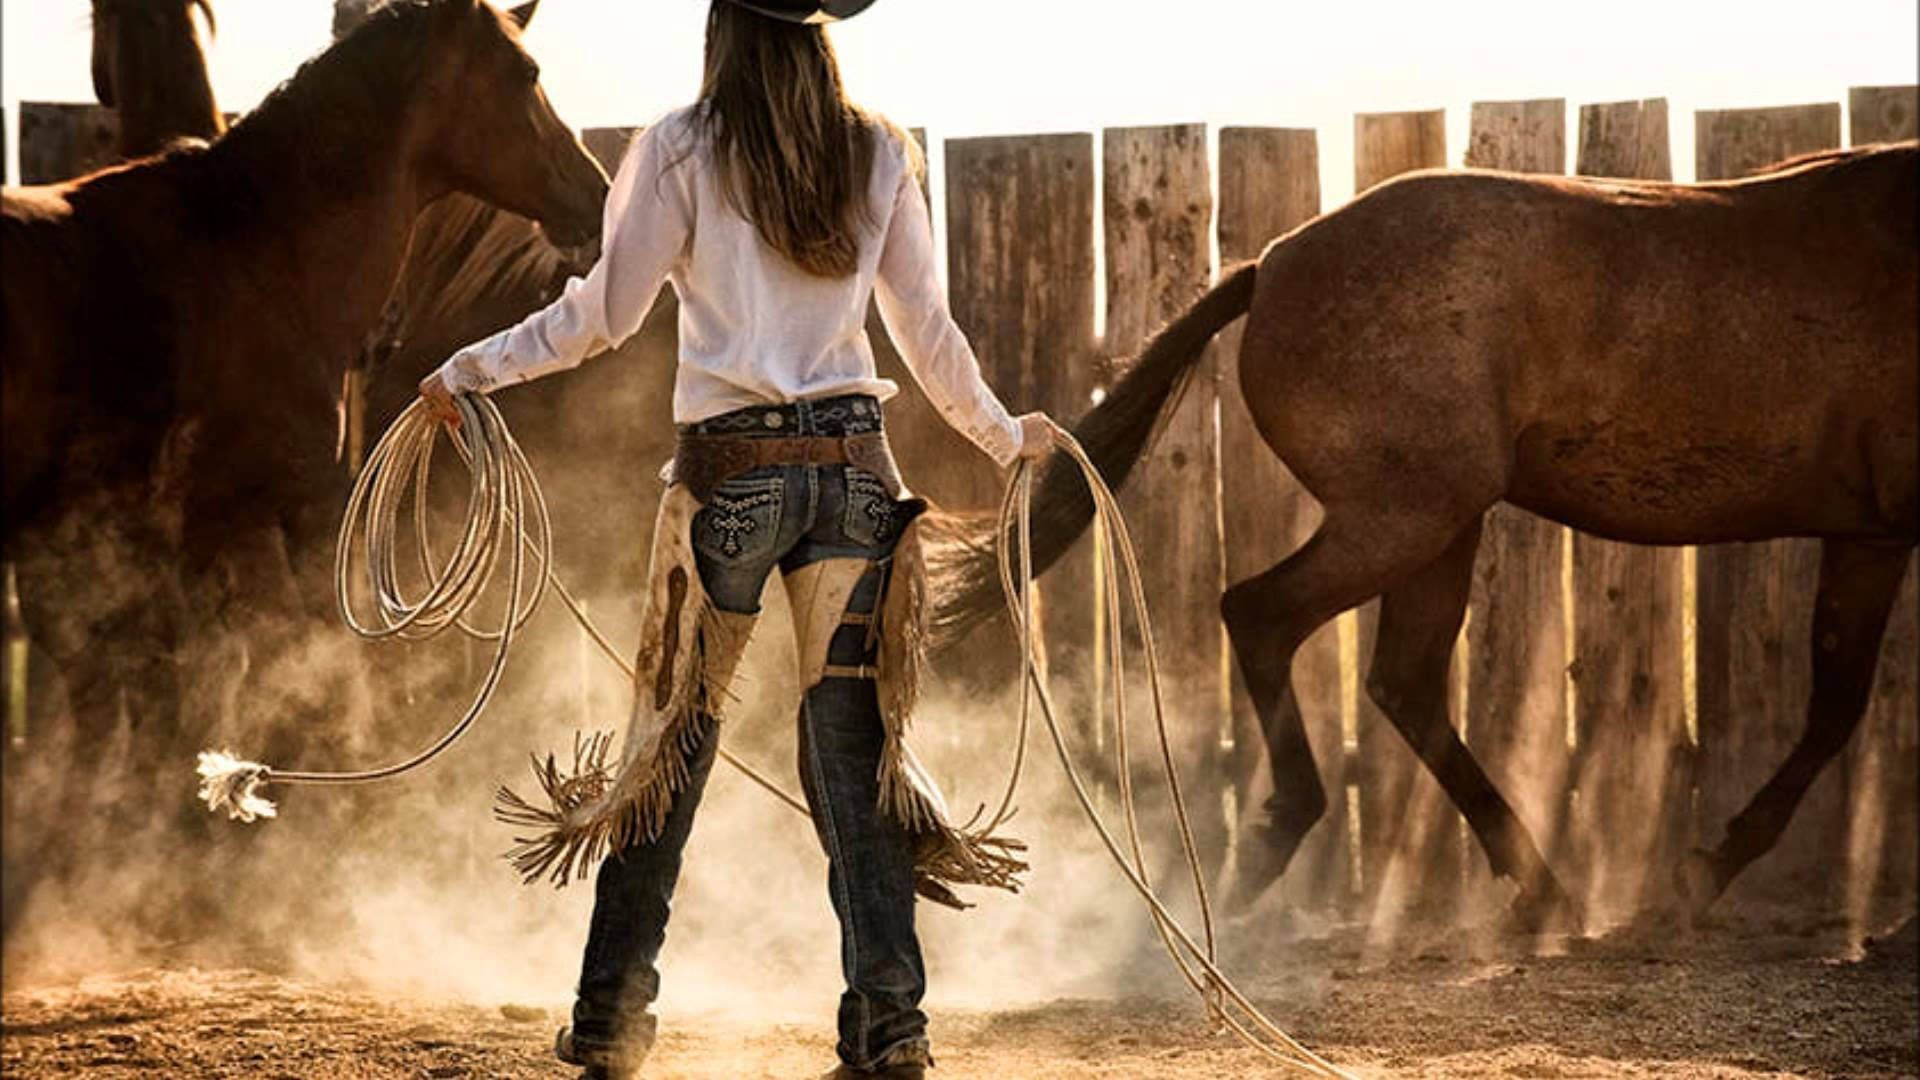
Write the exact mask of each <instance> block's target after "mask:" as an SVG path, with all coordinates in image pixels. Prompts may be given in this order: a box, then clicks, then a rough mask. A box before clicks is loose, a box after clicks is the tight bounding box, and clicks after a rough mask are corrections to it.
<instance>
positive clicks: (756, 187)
mask: <svg viewBox="0 0 1920 1080" xmlns="http://www.w3.org/2000/svg"><path fill="white" fill-rule="evenodd" d="M700 104H701V106H702V107H701V108H700V109H699V110H698V111H697V114H696V115H697V116H698V118H699V119H698V123H699V124H700V125H701V126H702V127H703V128H704V134H705V136H706V138H707V139H708V140H709V145H710V146H711V147H712V152H713V160H714V164H715V173H716V177H717V179H718V181H719V188H720V191H721V193H722V194H723V195H724V196H725V198H726V199H727V202H728V203H729V205H731V206H732V207H733V208H734V209H735V210H736V211H738V212H739V213H740V215H741V216H742V217H744V218H746V219H747V220H748V221H751V222H753V225H754V228H755V230H756V231H758V232H759V234H760V238H761V240H763V241H765V242H766V244H767V246H768V247H771V248H773V249H774V250H775V251H778V252H779V253H780V254H782V255H785V256H786V257H787V258H789V259H791V260H793V262H794V264H795V265H797V266H799V267H800V268H801V269H802V270H805V271H806V272H807V273H809V274H813V275H815V276H817V277H823V278H839V277H845V276H847V275H848V274H851V273H853V271H854V268H855V266H856V265H857V263H858V262H859V258H860V227H861V225H862V224H863V223H864V221H865V220H866V218H867V215H868V214H869V213H870V210H871V208H870V207H869V206H868V205H867V183H868V179H869V177H870V175H871V173H872V170H873V159H874V147H875V143H876V140H877V137H878V132H877V130H876V129H877V128H878V127H879V126H880V123H881V122H880V121H877V120H876V119H875V118H874V117H872V116H870V115H868V114H867V113H866V112H865V111H863V110H862V109H860V108H859V107H858V106H856V105H855V104H854V103H853V102H851V101H849V100H848V99H847V93H846V88H845V87H844V86H843V85H842V83H841V81H840V64H839V61H838V60H836V59H835V57H834V54H833V44H832V43H831V42H830V41H828V40H827V35H826V32H825V30H824V29H823V28H821V27H820V26H817V25H803V24H796V23H788V22H783V21H781V20H778V19H771V18H768V17H766V16H764V15H758V14H755V13H754V12H752V11H750V10H748V9H746V8H743V7H740V6H738V5H736V4H733V3H730V2H728V0H713V7H712V10H711V11H710V12H709V13H708V15H707V54H706V72H705V76H704V78H703V80H702V83H701V87H700Z"/></svg>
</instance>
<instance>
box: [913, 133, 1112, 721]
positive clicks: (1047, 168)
mask: <svg viewBox="0 0 1920 1080" xmlns="http://www.w3.org/2000/svg"><path fill="white" fill-rule="evenodd" d="M1093 168H1094V166H1093V136H1092V135H1090V134H1084V133H1074V134H1062V135H1028V136H1013V137H1005V138H998V137H995V138H971V139H949V140H948V141H947V144H946V171H947V176H946V180H947V293H948V296H949V297H950V298H951V300H952V305H953V314H954V318H955V319H956V320H957V321H958V322H959V324H960V328H961V329H962V330H963V331H965V332H966V334H967V337H968V339H969V340H971V341H972V342H973V346H974V350H975V352H976V353H978V355H979V357H980V364H981V367H982V369H983V370H984V372H985V374H986V378H987V382H988V383H989V384H990V385H991V386H992V387H993V388H994V390H995V391H997V392H998V393H999V395H1000V399H1001V400H1002V401H1004V402H1006V404H1007V407H1008V408H1009V409H1011V410H1013V411H1014V412H1015V413H1019V412H1023V411H1025V410H1028V409H1045V410H1046V411H1047V412H1048V413H1050V414H1052V415H1054V416H1056V417H1058V418H1059V419H1060V420H1061V422H1063V423H1071V422H1072V421H1073V420H1074V419H1077V418H1078V417H1079V416H1080V415H1081V414H1082V413H1084V412H1086V411H1087V409H1088V407H1089V405H1090V404H1091V402H1092V394H1093V391H1094V388H1095V387H1096V386H1098V385H1099V378H1098V371H1097V370H1096V365H1095V363H1094V359H1093V357H1094V342H1093V297H1094V277H1093V275H1094V261H1093V228H1094V220H1093V215H1094V199H1093V181H1094V175H1093ZM931 426H944V425H943V424H942V425H931ZM949 445H954V446H956V449H954V450H952V451H950V452H948V453H946V454H945V456H944V457H943V458H942V459H941V460H939V461H938V462H933V463H930V465H931V467H930V468H929V469H928V470H927V471H926V473H925V474H924V475H923V476H921V475H918V474H916V478H915V479H914V480H913V483H914V485H915V487H917V488H919V489H920V490H921V491H922V492H923V493H924V494H926V495H928V496H930V497H931V498H932V499H933V500H934V501H935V502H937V503H939V504H940V505H942V506H943V507H945V508H947V509H952V510H975V511H983V512H984V511H990V510H992V509H995V508H997V507H998V506H999V499H1000V494H1001V484H1002V480H1001V477H1000V474H999V471H998V470H996V469H995V468H994V467H993V464H992V462H990V461H988V460H987V459H986V458H985V457H983V456H982V455H981V454H980V453H979V451H977V450H974V449H973V448H972V447H971V446H967V445H965V444H964V442H962V443H959V444H952V443H950V444H949ZM1086 544H1087V541H1086V540H1084V539H1083V540H1082V541H1081V543H1080V544H1079V545H1076V547H1075V550H1074V551H1072V552H1069V553H1068V555H1067V557H1066V559H1065V560H1064V561H1063V562H1062V563H1061V564H1060V565H1059V566H1056V567H1055V568H1054V569H1052V570H1050V571H1048V573H1047V575H1046V577H1045V578H1044V579H1043V580H1042V581H1041V582H1040V589H1039V593H1040V600H1041V606H1042V617H1041V626H1042V630H1043V632H1044V633H1045V634H1046V638H1047V646H1048V651H1049V653H1050V655H1051V656H1052V657H1053V659H1054V660H1055V661H1065V662H1066V663H1067V664H1068V670H1074V667H1073V666H1072V661H1071V660H1070V659H1068V658H1069V657H1070V656H1071V654H1073V653H1076V652H1079V653H1082V654H1084V650H1086V648H1087V647H1088V645H1089V643H1090V642H1091V641H1092V640H1093V636H1094V629H1093V625H1094V606H1093V601H1092V597H1093V592H1094V589H1093V587H1092V585H1091V574H1090V572H1089V571H1088V570H1087V562H1086V556H1085V554H1084V551H1085V547H1086ZM956 666H958V665H949V670H951V669H952V668H953V667H956ZM991 685H992V686H993V688H995V689H997V688H999V687H1000V686H1003V685H1005V684H1004V682H1000V681H995V682H994V683H993V684H991ZM1062 698H1063V705H1064V706H1065V708H1066V709H1067V710H1068V711H1069V714H1070V715H1072V716H1074V717H1075V718H1076V725H1078V724H1079V723H1080V721H1081V720H1082V719H1083V718H1084V715H1085V714H1084V709H1083V705H1084V695H1083V694H1080V693H1077V692H1068V693H1065V694H1063V695H1062Z"/></svg>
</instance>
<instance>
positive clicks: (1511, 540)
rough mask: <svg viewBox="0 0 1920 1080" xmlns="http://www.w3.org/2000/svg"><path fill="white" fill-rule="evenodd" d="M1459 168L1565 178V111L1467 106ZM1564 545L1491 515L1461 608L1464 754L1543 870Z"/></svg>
mask: <svg viewBox="0 0 1920 1080" xmlns="http://www.w3.org/2000/svg"><path fill="white" fill-rule="evenodd" d="M1466 164H1467V166H1468V167H1469V168H1481V169H1501V170H1505V171H1507V172H1525V173H1564V172H1566V171H1567V103H1566V101H1565V100H1564V99H1561V98H1554V99H1551V100H1542V101H1496V102H1487V101H1478V102H1475V103H1474V104H1473V111H1472V119H1471V127H1470V129H1469V134H1468V138H1467V155H1466ZM1568 542H1569V540H1568V532H1567V530H1566V528H1565V527H1563V526H1560V525H1556V524H1554V523H1552V522H1550V521H1545V520H1542V519H1541V518H1538V517H1535V516H1533V515H1532V514H1529V513H1527V512H1526V511H1524V510H1521V509H1518V508H1516V507H1512V506H1507V505H1505V504H1502V505H1499V506H1495V507H1494V508H1493V509H1492V510H1490V511H1488V513H1487V515H1486V519H1485V522H1484V524H1483V525H1482V527H1481V533H1480V552H1479V555H1478V557H1477V558H1476V560H1475V563H1474V572H1473V591H1472V593H1471V596H1470V598H1469V600H1468V607H1467V610H1468V612H1469V614H1468V616H1467V635H1466V636H1467V649H1466V653H1467V680H1466V682H1467V685H1466V693H1465V696H1466V709H1465V717H1466V719H1465V723H1464V724H1463V725H1462V726H1463V727H1464V728H1465V729H1466V730H1465V732H1464V735H1465V737H1466V741H1467V745H1468V746H1469V747H1470V748H1471V749H1472V750H1473V753H1474V756H1475V757H1476V758H1478V759H1479V761H1480V764H1481V765H1482V766H1483V767H1484V768H1485V769H1486V771H1487V775H1488V777H1489V778H1490V779H1492V781H1493V782H1494V785H1495V786H1496V787H1498V788H1499V789H1500V791H1501V793H1502V794H1504V795H1505V796H1506V798H1507V801H1508V803H1510V804H1511V805H1512V806H1513V810H1514V813H1516V814H1518V815H1519V816H1520V820H1521V821H1522V822H1523V823H1525V825H1526V827H1527V831H1529V832H1531V833H1532V834H1533V838H1534V842H1535V843H1537V844H1539V846H1540V850H1541V851H1542V852H1545V853H1547V856H1548V858H1549V859H1550V860H1551V859H1552V858H1553V855H1554V854H1555V852H1556V849H1558V848H1559V846H1560V845H1559V835H1560V829H1561V825H1562V822H1563V818H1564V815H1565V808H1566V799H1567V787H1568V785H1567V772H1568V752H1567V653H1568V643H1567V635H1566V617H1567V609H1566V603H1565V599H1564V596H1563V593H1562V589H1563V586H1564V577H1565V572H1566V548H1567V544H1568ZM1468 865H1469V866H1471V867H1472V868H1473V870H1474V873H1473V878H1474V880H1475V882H1476V883H1478V884H1481V885H1487V884H1490V883H1491V872H1490V870H1489V869H1488V867H1487V860H1486V855H1485V853H1484V852H1481V851H1480V850H1479V846H1478V845H1477V844H1476V845H1473V850H1472V853H1471V854H1470V855H1469V856H1468ZM1482 891H1483V890H1481V889H1476V890H1475V892H1476V893H1479V892H1482Z"/></svg>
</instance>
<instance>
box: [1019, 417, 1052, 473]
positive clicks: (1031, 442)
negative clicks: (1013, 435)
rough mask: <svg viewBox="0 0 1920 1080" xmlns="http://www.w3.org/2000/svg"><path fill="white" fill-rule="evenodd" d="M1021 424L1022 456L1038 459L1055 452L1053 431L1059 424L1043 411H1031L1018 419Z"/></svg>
mask: <svg viewBox="0 0 1920 1080" xmlns="http://www.w3.org/2000/svg"><path fill="white" fill-rule="evenodd" d="M1016 422H1017V423H1018V424H1019V425H1020V456H1021V457H1023V458H1026V459H1028V460H1030V461H1031V460H1036V459H1039V458H1043V457H1046V456H1047V455H1048V454H1051V453H1053V433H1054V432H1055V431H1057V430H1059V425H1058V424H1055V423H1054V422H1053V417H1051V416H1048V415H1047V414H1046V413H1043V412H1030V413H1027V414H1026V415H1025V416H1022V417H1020V418H1019V419H1018V420H1017V421H1016Z"/></svg>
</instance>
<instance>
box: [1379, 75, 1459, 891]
mask: <svg viewBox="0 0 1920 1080" xmlns="http://www.w3.org/2000/svg"><path fill="white" fill-rule="evenodd" d="M1353 133H1354V139H1353V149H1354V155H1353V174H1354V185H1353V186H1354V190H1355V191H1356V192H1363V191H1365V190H1366V189H1367V188H1370V187H1372V186H1373V185H1375V184H1378V183H1380V182H1381V181H1383V180H1387V179H1389V178H1391V177H1394V176H1397V175H1399V174H1400V173H1404V172H1409V171H1411V170H1414V169H1425V168H1438V167H1440V166H1443V165H1445V164H1446V159H1447V135H1446V113H1445V112H1444V111H1443V110H1439V109H1435V110H1432V111H1429V112H1403V113H1371V114H1368V113H1362V114H1359V115H1356V116H1355V117H1354V118H1353ZM1379 610H1380V605H1379V602H1378V601H1374V602H1372V603H1369V604H1367V605H1366V606H1365V607H1363V608H1361V609H1360V613H1359V626H1358V639H1359V664H1360V668H1361V670H1362V671H1363V672H1364V671H1365V670H1367V669H1368V668H1369V667H1370V665H1371V663H1372V656H1373V641H1374V631H1375V629H1376V627H1377V625H1378V620H1379ZM1362 685H1364V679H1363V680H1362ZM1454 704H1455V706H1456V707H1457V706H1458V700H1457V695H1456V700H1455V702H1454ZM1355 728H1356V735H1357V738H1358V743H1359V748H1358V761H1359V762H1360V765H1361V768H1362V769H1363V770H1364V774H1365V775H1364V777H1363V778H1362V782H1361V787H1360V791H1359V799H1358V802H1359V810H1360V815H1359V816H1360V877H1361V889H1362V892H1363V895H1364V898H1365V903H1366V904H1367V906H1368V907H1369V908H1372V909H1374V910H1375V911H1376V912H1377V913H1379V914H1381V915H1386V914H1390V912H1391V909H1393V908H1395V907H1399V906H1403V905H1406V906H1417V907H1419V908H1420V909H1421V910H1422V911H1424V912H1426V913H1429V914H1433V915H1436V916H1438V917H1440V918H1443V919H1451V918H1452V916H1453V914H1454V907H1455V905H1456V904H1457V903H1458V901H1459V892H1460V885H1461V880H1462V877H1461V875H1462V868H1463V866H1464V855H1465V852H1464V846H1463V845H1464V839H1463V833H1462V829H1463V828H1464V822H1463V821H1462V820H1461V818H1460V815H1459V813H1458V812H1456V811H1455V810H1454V809H1453V806H1452V804H1451V803H1450V802H1449V801H1448V800H1447V796H1446V793H1445V792H1443V791H1442V790H1441V789H1440V785H1439V784H1438V783H1437V782H1435V781H1434V779H1433V777H1432V776H1430V775H1429V774H1428V773H1427V771H1426V767H1425V766H1423V765H1422V764H1421V763H1420V761H1419V759H1418V758H1416V757H1415V756H1414V754H1413V751H1412V750H1411V749H1410V748H1409V747H1408V746H1407V743H1406V740H1405V739H1403V738H1401V736H1400V733H1399V732H1398V731H1396V730H1395V729H1394V727H1393V725H1392V723H1391V722H1389V721H1388V720H1387V718H1386V717H1385V716H1383V715H1381V713H1380V711H1379V710H1378V709H1377V708H1375V707H1374V705H1373V702H1372V701H1371V700H1370V699H1368V698H1367V696H1366V695H1365V693H1364V692H1363V693H1362V694H1361V695H1360V698H1359V701H1358V703H1357V714H1356V716H1355Z"/></svg>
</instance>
